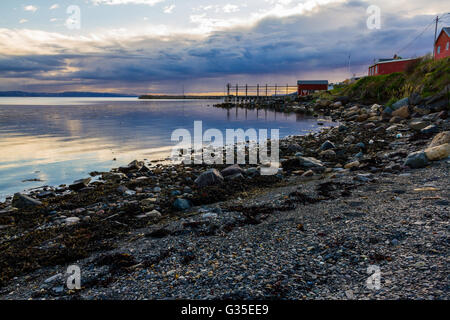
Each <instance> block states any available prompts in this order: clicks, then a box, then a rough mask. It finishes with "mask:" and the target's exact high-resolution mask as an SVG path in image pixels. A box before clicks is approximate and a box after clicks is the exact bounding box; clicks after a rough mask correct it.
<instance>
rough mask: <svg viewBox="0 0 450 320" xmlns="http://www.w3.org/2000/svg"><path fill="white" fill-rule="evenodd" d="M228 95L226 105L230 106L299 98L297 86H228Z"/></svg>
mask: <svg viewBox="0 0 450 320" xmlns="http://www.w3.org/2000/svg"><path fill="white" fill-rule="evenodd" d="M226 89H227V93H226V96H225V103H229V104H252V103H261V102H264V101H274V100H287V99H289V98H290V97H292V96H294V97H296V96H297V85H289V84H286V85H278V84H275V85H268V84H266V85H260V84H257V85H256V86H255V85H253V86H249V85H247V84H245V85H239V84H236V85H231V84H230V83H228V84H227V86H226Z"/></svg>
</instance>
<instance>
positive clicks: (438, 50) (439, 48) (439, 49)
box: [436, 46, 441, 54]
mask: <svg viewBox="0 0 450 320" xmlns="http://www.w3.org/2000/svg"><path fill="white" fill-rule="evenodd" d="M436 52H437V54H440V53H441V46H438V47H437V50H436Z"/></svg>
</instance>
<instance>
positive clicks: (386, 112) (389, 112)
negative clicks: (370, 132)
mask: <svg viewBox="0 0 450 320" xmlns="http://www.w3.org/2000/svg"><path fill="white" fill-rule="evenodd" d="M392 112H394V110H392V108H390V107H386V108H384V110H383V114H388V115H391V114H392Z"/></svg>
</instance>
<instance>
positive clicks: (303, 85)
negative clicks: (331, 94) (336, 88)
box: [297, 80, 328, 96]
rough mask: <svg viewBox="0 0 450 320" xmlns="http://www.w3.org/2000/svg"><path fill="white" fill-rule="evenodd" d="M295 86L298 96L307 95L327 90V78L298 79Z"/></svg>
mask: <svg viewBox="0 0 450 320" xmlns="http://www.w3.org/2000/svg"><path fill="white" fill-rule="evenodd" d="M297 88H298V95H299V96H307V95H308V94H311V93H313V92H315V91H323V90H325V91H326V90H328V80H299V81H297Z"/></svg>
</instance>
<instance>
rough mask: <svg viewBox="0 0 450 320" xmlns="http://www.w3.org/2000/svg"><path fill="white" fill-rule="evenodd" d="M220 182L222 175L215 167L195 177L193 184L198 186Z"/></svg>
mask: <svg viewBox="0 0 450 320" xmlns="http://www.w3.org/2000/svg"><path fill="white" fill-rule="evenodd" d="M222 182H223V176H222V175H221V174H220V172H219V171H218V170H217V169H211V170H208V171H205V172H203V173H202V174H200V175H199V176H198V178H197V179H195V184H196V185H197V186H198V187H200V188H203V187H207V186H211V185H217V184H221V183H222Z"/></svg>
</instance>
